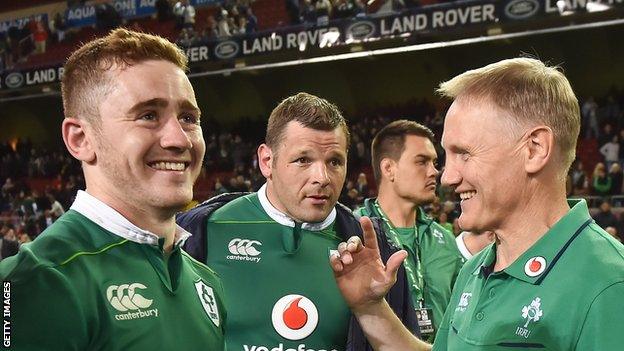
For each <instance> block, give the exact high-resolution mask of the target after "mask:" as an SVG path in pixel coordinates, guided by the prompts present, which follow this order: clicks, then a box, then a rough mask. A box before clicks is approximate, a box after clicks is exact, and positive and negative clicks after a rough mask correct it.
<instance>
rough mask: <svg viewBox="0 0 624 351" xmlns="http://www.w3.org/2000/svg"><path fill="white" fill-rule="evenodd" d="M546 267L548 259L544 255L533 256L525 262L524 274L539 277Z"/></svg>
mask: <svg viewBox="0 0 624 351" xmlns="http://www.w3.org/2000/svg"><path fill="white" fill-rule="evenodd" d="M545 269H546V259H545V258H544V257H542V256H535V257H531V258H529V260H528V261H527V262H526V263H525V264H524V274H526V275H528V276H529V277H537V276H538V275H540V274H542V273H544V270H545Z"/></svg>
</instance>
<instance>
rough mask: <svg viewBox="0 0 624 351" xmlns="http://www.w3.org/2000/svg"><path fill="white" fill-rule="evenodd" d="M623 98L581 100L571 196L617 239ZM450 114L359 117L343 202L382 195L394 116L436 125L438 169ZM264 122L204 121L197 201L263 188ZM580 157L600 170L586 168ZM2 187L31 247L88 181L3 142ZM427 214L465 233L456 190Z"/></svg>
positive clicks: (22, 146)
mask: <svg viewBox="0 0 624 351" xmlns="http://www.w3.org/2000/svg"><path fill="white" fill-rule="evenodd" d="M620 96H621V95H620V94H617V93H614V94H612V95H610V96H608V97H606V98H605V99H594V98H591V97H590V98H587V99H586V100H584V101H583V102H582V103H581V110H582V118H583V123H582V131H581V138H580V140H579V144H580V147H579V149H580V151H579V158H578V159H577V160H576V161H575V163H574V164H573V166H572V167H571V169H570V172H569V174H568V194H569V195H570V196H583V197H586V198H589V199H590V204H593V207H596V209H595V210H594V212H595V219H596V221H597V222H598V224H599V225H601V226H603V227H604V228H607V229H608V230H609V231H611V232H613V233H614V234H616V235H622V233H624V216H623V215H621V214H620V213H621V212H622V209H623V208H624V195H622V194H624V192H623V189H622V187H623V179H624V174H623V172H622V167H621V164H622V163H623V162H624V152H623V151H624V121H623V118H624V116H623V114H622V109H621V106H622V102H623V101H622V98H621V97H620ZM618 97H620V98H618ZM443 115H444V111H443V108H440V107H436V106H435V105H433V104H431V103H430V102H428V101H427V100H425V99H422V100H413V101H411V102H408V103H406V104H404V105H401V106H391V107H386V108H381V109H377V110H374V111H369V112H368V113H367V114H366V115H361V116H358V118H355V119H352V120H351V121H350V122H349V123H350V132H351V140H352V142H351V146H350V149H349V161H348V169H349V172H348V175H347V180H346V181H345V185H344V188H343V190H342V193H341V195H340V200H339V201H340V202H341V203H343V204H345V205H346V206H348V207H350V208H352V209H355V208H357V207H359V206H360V205H361V204H362V202H363V200H364V199H365V198H367V197H374V196H375V195H376V190H377V187H376V184H375V181H374V178H373V175H372V168H371V164H370V143H371V141H372V139H373V136H374V135H375V134H376V133H377V131H379V129H381V128H382V127H383V126H385V125H386V124H388V123H389V122H391V121H393V120H395V119H398V118H407V119H412V120H415V121H418V122H420V123H423V124H425V125H427V126H429V127H430V128H431V129H432V130H433V131H434V133H435V135H436V138H437V142H438V145H437V147H438V155H439V164H440V165H443V164H444V153H443V150H441V149H440V148H439V138H440V137H441V133H442V128H443V124H444V119H443ZM389 116H392V117H389ZM264 123H265V121H264V120H263V119H253V120H248V119H245V120H241V121H240V122H239V125H238V126H234V127H229V128H223V127H221V126H219V125H218V124H217V123H216V122H213V121H205V122H204V126H203V127H204V133H205V140H206V156H205V159H204V172H203V176H202V177H201V178H200V183H201V182H202V179H203V182H204V184H207V185H208V187H209V189H208V191H207V192H205V193H199V194H200V195H199V196H200V198H198V201H203V200H205V199H206V198H208V197H210V196H213V195H217V194H221V193H226V192H238V191H256V190H258V189H259V188H260V187H261V186H262V184H263V183H264V177H263V176H262V174H261V173H260V171H259V168H258V160H257V157H256V153H255V151H256V147H257V146H258V145H259V143H261V142H262V140H263V138H264ZM592 145H594V149H592V147H591V146H592ZM581 151H582V152H581ZM588 152H589V154H587V153H588ZM581 153H583V154H584V158H585V159H586V160H587V163H590V164H592V169H593V171H591V170H588V169H587V168H586V167H585V162H583V161H582V160H581V157H580V156H581V155H580V154H581ZM0 186H1V188H0V227H1V228H2V235H3V237H4V238H5V239H7V240H14V241H18V242H28V241H30V240H32V239H34V237H36V236H37V234H38V233H40V232H41V231H43V230H44V229H45V228H46V227H47V226H48V225H50V224H51V223H52V222H53V221H54V220H55V219H56V218H58V217H59V216H60V215H61V214H62V213H64V211H65V210H67V209H68V208H69V206H70V205H71V203H72V202H73V198H74V196H75V194H76V192H77V190H79V189H84V179H83V177H82V170H81V168H80V164H79V163H78V162H77V161H76V160H74V159H73V158H72V157H70V155H69V154H68V153H67V152H66V151H65V150H64V148H62V147H60V146H59V147H57V149H53V150H50V149H46V150H44V149H42V148H41V147H38V146H33V145H32V144H31V143H30V142H28V141H25V140H18V141H16V142H15V141H14V142H13V143H4V144H0ZM614 208H615V210H614ZM425 211H426V212H427V214H429V215H430V216H431V217H432V218H434V219H435V220H436V221H438V222H439V223H440V224H441V225H443V226H444V227H446V228H448V229H449V230H451V231H452V232H453V233H455V234H459V232H460V229H459V227H458V226H457V218H458V217H459V214H460V209H459V206H458V199H457V197H456V195H455V194H454V192H453V191H452V189H450V188H447V187H444V186H439V187H438V198H437V199H436V200H435V201H434V202H433V203H431V204H430V205H428V206H426V208H425ZM9 246H10V245H9ZM9 246H7V247H9Z"/></svg>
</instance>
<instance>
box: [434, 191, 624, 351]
mask: <svg viewBox="0 0 624 351" xmlns="http://www.w3.org/2000/svg"><path fill="white" fill-rule="evenodd" d="M570 205H571V206H572V208H571V209H570V211H569V212H568V213H567V214H566V215H565V216H564V217H563V218H561V219H560V220H559V221H558V222H557V223H556V224H555V225H554V226H553V227H552V228H550V230H549V231H548V232H547V233H546V234H545V235H544V236H543V237H542V238H540V239H539V240H538V241H537V242H536V243H535V244H534V245H533V246H532V247H531V248H529V249H528V250H527V251H526V252H525V253H524V254H523V255H522V256H520V257H519V258H518V259H517V260H516V261H515V262H514V263H512V264H511V265H510V266H509V267H507V268H506V269H504V270H502V271H500V272H492V268H493V265H494V263H495V260H496V247H495V245H494V244H493V245H491V246H489V247H487V248H486V249H484V250H483V251H482V252H481V253H480V254H478V255H477V256H475V257H474V258H473V259H471V260H470V261H468V263H466V265H465V266H464V268H463V269H462V271H461V273H460V275H459V278H458V279H457V283H456V284H455V288H454V289H453V296H452V298H451V302H450V304H449V308H448V310H447V312H446V315H445V316H444V321H443V323H442V327H441V329H440V331H439V332H438V337H437V338H436V342H435V344H434V348H433V349H434V350H436V351H442V350H449V351H471V350H480V351H503V350H550V351H572V350H576V351H590V350H592V351H594V350H595V351H603V350H604V351H611V350H621V349H622V347H623V346H622V345H624V333H622V330H621V329H622V326H624V303H622V297H623V296H624V246H622V244H621V243H619V242H617V241H616V240H614V239H613V238H612V237H611V236H610V235H609V234H607V233H606V232H604V231H603V230H602V229H601V228H600V227H599V226H598V225H596V224H595V222H593V220H592V219H591V217H590V216H589V211H588V209H587V204H586V202H585V200H574V201H570Z"/></svg>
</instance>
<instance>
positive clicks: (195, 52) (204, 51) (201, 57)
mask: <svg viewBox="0 0 624 351" xmlns="http://www.w3.org/2000/svg"><path fill="white" fill-rule="evenodd" d="M186 56H187V57H188V59H189V61H191V62H198V61H207V60H208V47H207V46H199V47H192V48H189V49H187V50H186Z"/></svg>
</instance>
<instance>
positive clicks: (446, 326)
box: [432, 307, 455, 351]
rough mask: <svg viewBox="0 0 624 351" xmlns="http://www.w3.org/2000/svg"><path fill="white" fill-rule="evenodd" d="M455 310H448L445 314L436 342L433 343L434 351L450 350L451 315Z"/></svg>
mask: <svg viewBox="0 0 624 351" xmlns="http://www.w3.org/2000/svg"><path fill="white" fill-rule="evenodd" d="M454 310H455V309H454V308H450V307H449V308H447V309H446V312H445V313H444V317H443V318H442V323H441V324H440V328H439V329H438V332H437V333H436V337H435V342H434V343H433V350H432V351H446V350H447V348H448V337H449V331H450V329H451V327H450V320H451V315H452V314H453V312H454Z"/></svg>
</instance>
